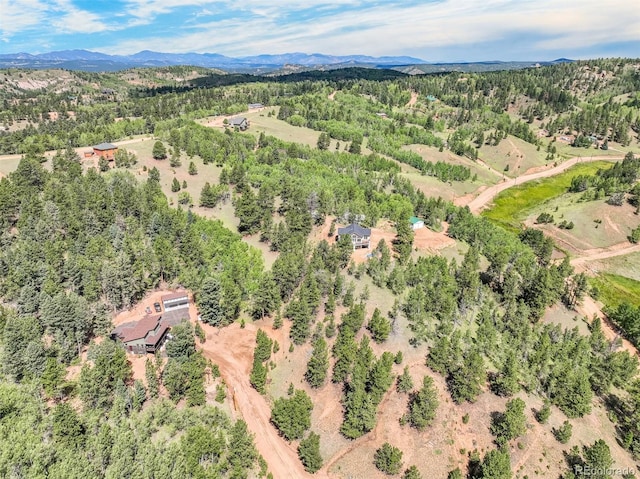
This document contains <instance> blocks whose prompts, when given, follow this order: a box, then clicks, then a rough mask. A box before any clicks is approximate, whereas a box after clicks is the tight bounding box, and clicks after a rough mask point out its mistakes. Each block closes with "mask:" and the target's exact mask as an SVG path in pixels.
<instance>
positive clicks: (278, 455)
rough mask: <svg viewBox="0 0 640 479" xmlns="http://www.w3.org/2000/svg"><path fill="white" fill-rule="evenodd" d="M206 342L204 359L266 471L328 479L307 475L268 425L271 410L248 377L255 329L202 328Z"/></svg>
mask: <svg viewBox="0 0 640 479" xmlns="http://www.w3.org/2000/svg"><path fill="white" fill-rule="evenodd" d="M202 327H203V329H204V330H205V333H206V335H207V341H206V342H205V343H204V344H202V345H198V347H200V348H201V349H202V352H203V354H204V355H205V357H206V358H208V359H211V360H212V361H213V362H214V363H215V364H217V365H218V367H219V368H220V374H221V376H222V379H224V382H225V383H226V385H227V388H228V391H229V397H230V399H231V400H232V403H233V405H234V407H235V408H236V411H237V412H238V413H239V414H240V416H242V418H243V419H244V421H245V422H246V423H247V426H248V429H249V431H251V432H252V433H253V434H254V435H255V438H254V442H255V445H256V448H257V449H258V452H259V453H260V454H261V455H262V457H264V459H265V460H266V461H267V464H268V465H269V471H270V472H271V473H272V474H273V477H274V478H277V479H301V478H312V477H314V478H320V479H328V476H327V475H326V474H325V473H324V472H323V471H318V472H317V473H316V474H313V475H311V474H309V473H308V472H306V471H305V470H304V467H303V466H302V463H301V462H300V459H298V454H297V452H296V450H295V449H294V447H293V446H291V445H290V444H288V443H287V442H286V441H285V440H284V439H283V438H282V437H280V435H278V432H277V431H276V429H275V427H274V426H272V425H271V422H270V421H271V408H270V407H269V404H267V400H266V398H265V397H264V396H262V395H260V393H258V391H256V390H255V389H253V388H252V387H251V384H250V383H249V375H250V369H251V364H252V361H253V350H254V347H255V344H256V328H255V327H254V326H253V325H249V324H247V325H246V327H245V328H244V329H242V328H240V326H239V325H238V324H237V323H236V324H231V325H229V326H227V327H225V328H224V329H217V328H214V327H212V326H209V325H207V324H202Z"/></svg>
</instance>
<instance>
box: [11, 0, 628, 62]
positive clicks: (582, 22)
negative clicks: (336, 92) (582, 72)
mask: <svg viewBox="0 0 640 479" xmlns="http://www.w3.org/2000/svg"><path fill="white" fill-rule="evenodd" d="M76 48H77V49H87V50H92V51H99V52H104V53H109V54H131V53H136V52H138V51H141V50H153V51H161V52H174V53H185V52H199V53H204V52H208V53H220V54H223V55H228V56H246V55H255V54H260V53H288V52H305V53H326V54H334V55H347V54H366V55H374V56H380V55H412V56H416V57H419V58H422V59H424V60H427V61H461V60H464V61H480V60H552V59H554V58H558V57H568V58H576V59H578V58H596V57H610V56H624V57H640V7H639V6H638V3H637V0H536V1H533V0H481V1H478V0H427V1H418V0H406V1H376V0H370V1H361V0H337V1H329V0H293V1H281V0H269V1H263V0H234V1H231V0H0V53H17V52H28V53H43V52H48V51H54V50H68V49H76Z"/></svg>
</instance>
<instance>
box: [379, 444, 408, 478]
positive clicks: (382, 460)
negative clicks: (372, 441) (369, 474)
mask: <svg viewBox="0 0 640 479" xmlns="http://www.w3.org/2000/svg"><path fill="white" fill-rule="evenodd" d="M373 463H374V464H375V466H376V468H377V469H378V470H379V471H382V472H384V473H385V474H390V475H393V474H398V473H399V472H400V468H401V467H402V451H401V450H400V449H398V448H397V447H393V446H392V445H391V444H389V443H388V442H385V443H384V444H383V445H382V447H380V448H379V449H377V450H376V453H375V454H374V456H373Z"/></svg>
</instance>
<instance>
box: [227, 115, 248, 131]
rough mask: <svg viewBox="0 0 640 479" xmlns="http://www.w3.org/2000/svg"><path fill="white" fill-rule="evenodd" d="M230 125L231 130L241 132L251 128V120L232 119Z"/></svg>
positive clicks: (243, 118) (242, 118)
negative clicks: (235, 129) (234, 129)
mask: <svg viewBox="0 0 640 479" xmlns="http://www.w3.org/2000/svg"><path fill="white" fill-rule="evenodd" d="M229 125H231V128H237V129H238V130H240V131H245V130H246V129H247V128H249V120H247V119H246V118H245V117H238V118H231V121H229Z"/></svg>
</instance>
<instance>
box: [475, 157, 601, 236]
mask: <svg viewBox="0 0 640 479" xmlns="http://www.w3.org/2000/svg"><path fill="white" fill-rule="evenodd" d="M611 166H612V164H611V163H608V162H606V161H595V162H593V163H582V164H578V165H575V166H573V167H571V168H569V169H568V170H567V171H565V172H564V173H561V174H559V175H556V176H552V177H549V178H543V179H541V180H536V181H532V182H529V183H525V184H523V185H521V186H516V187H513V188H509V189H508V190H506V191H503V192H502V193H500V194H499V195H498V196H497V197H496V198H495V200H494V206H493V207H492V208H491V209H489V210H487V211H485V212H483V213H482V215H483V216H485V217H486V218H488V219H490V220H491V221H493V222H494V223H496V224H499V225H500V226H502V227H504V228H506V229H510V230H517V229H519V226H520V222H521V221H522V220H523V219H524V218H525V217H526V216H527V211H528V210H530V209H532V208H534V207H535V206H537V205H541V204H543V203H545V202H547V201H549V200H551V199H553V198H556V197H558V196H560V195H562V194H563V193H565V192H566V191H567V188H568V187H569V186H570V185H571V180H572V179H573V178H574V177H575V176H578V175H592V174H594V173H595V172H596V171H597V170H598V169H599V168H609V167H611Z"/></svg>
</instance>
